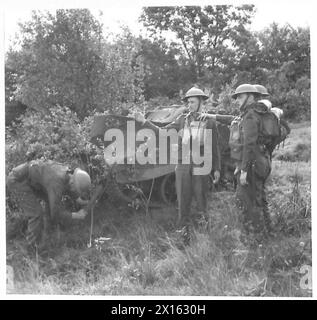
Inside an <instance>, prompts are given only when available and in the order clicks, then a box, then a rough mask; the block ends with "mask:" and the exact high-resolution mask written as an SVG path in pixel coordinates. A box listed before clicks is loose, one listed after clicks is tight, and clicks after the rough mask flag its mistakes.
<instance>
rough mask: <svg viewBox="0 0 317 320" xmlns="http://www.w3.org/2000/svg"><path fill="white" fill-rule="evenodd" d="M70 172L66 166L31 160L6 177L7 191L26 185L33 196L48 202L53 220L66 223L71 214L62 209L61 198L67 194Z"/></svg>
mask: <svg viewBox="0 0 317 320" xmlns="http://www.w3.org/2000/svg"><path fill="white" fill-rule="evenodd" d="M70 172H71V170H70V169H69V168H68V167H67V166H65V165H62V164H60V163H57V162H53V161H40V160H33V161H30V162H26V163H24V164H21V165H19V166H17V167H16V168H14V169H13V170H12V171H11V173H10V174H9V176H8V179H7V186H8V188H9V190H14V189H18V188H19V185H20V184H23V183H27V185H28V186H30V187H31V190H32V191H33V192H34V194H35V195H37V196H39V197H40V198H44V199H45V200H46V201H47V202H48V205H49V211H50V216H51V218H52V219H53V220H55V219H58V220H60V221H61V222H64V223H68V222H70V220H71V219H72V214H71V212H70V211H68V210H66V209H65V208H64V207H63V205H62V197H63V196H64V195H66V194H69V189H68V182H69V175H68V173H70Z"/></svg>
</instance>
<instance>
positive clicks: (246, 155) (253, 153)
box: [216, 103, 265, 171]
mask: <svg viewBox="0 0 317 320" xmlns="http://www.w3.org/2000/svg"><path fill="white" fill-rule="evenodd" d="M263 108H265V106H264V105H263V104H259V103H253V104H251V105H249V106H247V107H246V108H245V110H243V111H242V113H241V114H240V116H239V117H236V116H231V115H216V121H219V122H222V123H225V124H228V125H230V124H231V123H232V122H233V121H234V120H237V121H239V129H240V133H241V140H240V141H241V146H240V148H241V158H240V159H239V160H240V161H239V168H240V169H241V170H243V171H247V170H248V169H249V168H250V167H251V165H252V163H253V162H254V161H255V160H256V159H258V155H259V154H260V153H263V149H262V147H263V146H264V143H265V141H264V137H263V136H262V134H261V123H262V122H261V115H260V114H259V113H258V112H257V111H256V110H258V111H264V110H263Z"/></svg>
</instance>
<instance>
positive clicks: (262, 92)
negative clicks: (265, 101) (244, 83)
mask: <svg viewBox="0 0 317 320" xmlns="http://www.w3.org/2000/svg"><path fill="white" fill-rule="evenodd" d="M254 87H255V89H257V90H258V93H259V94H260V95H261V96H266V97H267V96H269V95H270V94H269V93H268V91H267V89H266V88H265V87H264V86H262V85H261V84H254Z"/></svg>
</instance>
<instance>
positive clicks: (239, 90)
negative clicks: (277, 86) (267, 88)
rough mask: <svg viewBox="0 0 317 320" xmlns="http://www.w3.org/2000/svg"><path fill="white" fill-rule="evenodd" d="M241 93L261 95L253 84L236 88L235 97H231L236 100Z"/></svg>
mask: <svg viewBox="0 0 317 320" xmlns="http://www.w3.org/2000/svg"><path fill="white" fill-rule="evenodd" d="M241 93H253V94H259V92H258V90H257V89H256V88H255V86H253V85H252V84H247V83H245V84H241V85H240V86H238V87H237V88H236V91H235V92H234V94H233V95H231V97H232V98H234V99H235V98H236V97H237V95H238V94H241Z"/></svg>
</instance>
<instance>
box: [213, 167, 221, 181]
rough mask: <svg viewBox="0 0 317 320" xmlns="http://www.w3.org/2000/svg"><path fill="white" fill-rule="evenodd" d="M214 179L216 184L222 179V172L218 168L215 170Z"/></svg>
mask: <svg viewBox="0 0 317 320" xmlns="http://www.w3.org/2000/svg"><path fill="white" fill-rule="evenodd" d="M214 178H215V179H214V181H213V183H214V184H217V183H218V182H219V179H220V172H219V171H218V170H216V171H215V172H214Z"/></svg>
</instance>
